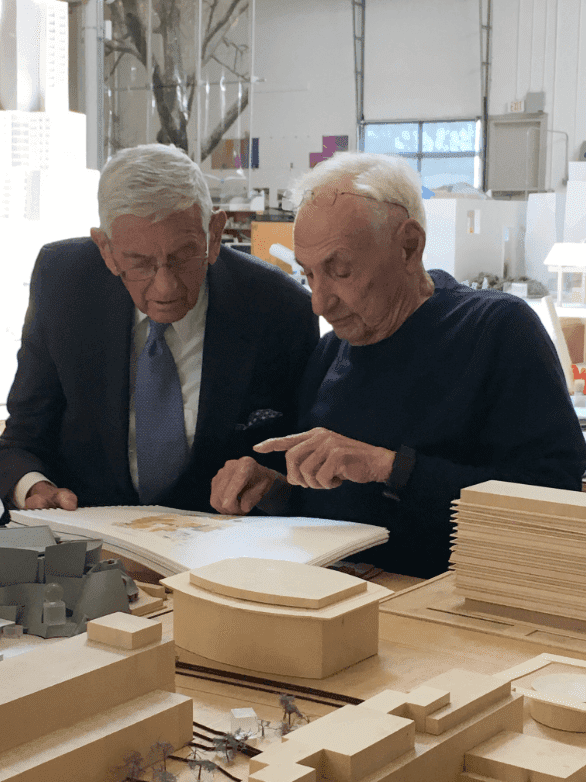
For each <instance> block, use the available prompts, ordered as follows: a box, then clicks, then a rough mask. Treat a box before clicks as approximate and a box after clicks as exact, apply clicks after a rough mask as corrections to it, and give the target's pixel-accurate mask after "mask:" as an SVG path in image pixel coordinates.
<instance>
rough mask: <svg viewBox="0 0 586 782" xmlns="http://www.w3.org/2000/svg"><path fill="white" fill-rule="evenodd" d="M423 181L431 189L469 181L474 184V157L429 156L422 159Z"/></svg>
mask: <svg viewBox="0 0 586 782" xmlns="http://www.w3.org/2000/svg"><path fill="white" fill-rule="evenodd" d="M421 181H422V183H423V184H424V185H425V187H428V188H429V189H430V190H433V189H434V188H435V187H442V185H455V184H457V183H458V182H467V183H468V184H469V185H472V186H474V158H473V157H451V158H450V157H429V158H423V160H422V161H421Z"/></svg>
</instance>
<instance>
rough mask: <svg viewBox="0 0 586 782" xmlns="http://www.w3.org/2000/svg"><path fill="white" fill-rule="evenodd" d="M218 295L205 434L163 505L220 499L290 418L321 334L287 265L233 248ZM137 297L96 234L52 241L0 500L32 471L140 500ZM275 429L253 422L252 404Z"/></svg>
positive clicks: (71, 485) (28, 323)
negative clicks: (234, 468) (132, 456)
mask: <svg viewBox="0 0 586 782" xmlns="http://www.w3.org/2000/svg"><path fill="white" fill-rule="evenodd" d="M208 280H209V305H208V313H207V320H206V330H205V338H204V350H203V368H202V380H201V392H200V400H199V411H198V419H197V429H196V433H195V441H194V445H193V449H192V453H191V459H190V463H189V466H188V469H187V471H186V472H185V473H184V475H183V476H181V477H180V478H179V480H178V482H177V483H176V485H175V486H174V487H173V488H172V489H170V490H169V491H168V492H166V493H165V494H164V495H162V496H161V497H159V498H157V502H158V503H160V504H165V505H169V506H172V507H177V508H185V509H191V510H204V511H207V510H209V509H210V506H209V496H210V483H211V479H212V478H213V476H214V475H215V474H216V472H217V471H218V470H219V469H220V468H221V467H222V466H223V464H224V462H225V461H226V460H227V459H231V458H238V457H240V456H242V455H244V454H246V453H251V451H250V448H251V445H252V444H253V443H254V442H259V441H260V440H262V439H264V438H265V437H267V436H273V435H274V434H277V433H278V434H281V433H287V432H290V431H292V430H293V426H294V421H295V415H296V409H295V408H296V397H297V388H298V384H299V381H300V378H301V375H302V373H303V370H304V368H305V364H306V362H307V359H308V357H309V355H310V353H311V351H312V349H313V348H314V346H315V345H316V343H317V340H318V328H317V321H316V318H315V317H314V316H313V314H312V312H311V303H310V297H309V295H308V293H307V291H305V290H304V289H303V288H302V287H301V286H300V285H298V283H296V282H295V281H293V280H292V279H290V278H289V277H288V276H287V275H285V274H284V273H282V272H281V271H279V270H278V269H276V268H274V267H272V266H270V265H269V264H265V263H263V262H262V261H258V260H256V259H253V258H251V257H250V256H248V255H245V254H243V253H239V252H235V251H233V250H230V249H227V248H225V247H222V249H221V251H220V255H219V257H218V260H217V261H216V263H215V264H214V265H213V266H210V267H209V270H208ZM133 318H134V304H133V302H132V300H131V298H130V296H129V294H128V292H127V291H126V289H125V287H124V286H123V284H122V282H121V280H120V278H118V277H115V276H114V275H112V274H111V273H110V272H109V271H108V269H107V268H106V266H105V264H104V262H103V260H102V258H101V257H100V254H99V252H98V250H97V247H96V246H95V245H94V243H93V242H92V241H91V240H90V239H73V240H68V241H64V242H57V243H54V244H50V245H47V246H45V247H44V248H43V249H42V250H41V252H40V254H39V257H38V259H37V263H36V266H35V269H34V271H33V275H32V280H31V291H30V303H29V308H28V311H27V316H26V320H25V325H24V329H23V339H22V347H21V350H20V352H19V360H18V370H17V374H16V378H15V381H14V384H13V386H12V390H11V392H10V395H9V400H8V412H9V418H8V421H7V426H6V430H5V432H4V434H3V435H2V437H1V438H0V499H3V500H4V499H5V498H7V497H8V496H10V492H11V491H12V489H13V487H14V486H15V484H16V483H17V481H18V480H19V479H20V478H21V477H22V476H23V475H24V474H25V473H27V472H30V471H39V472H41V473H43V474H44V475H46V476H47V477H48V478H50V479H51V480H52V481H54V482H55V483H56V485H57V486H62V487H66V488H68V489H71V490H72V491H74V492H75V493H76V494H77V495H78V498H79V502H80V504H81V505H119V504H137V503H138V495H137V494H136V492H135V490H134V488H133V486H132V481H131V477H130V472H129V466H128V404H129V361H130V349H131V330H132V326H133V322H134V320H133ZM262 409H270V410H274V411H276V412H279V413H282V414H283V415H282V417H280V418H277V419H275V423H276V424H278V426H276V427H271V426H268V427H267V426H262V425H261V426H260V427H258V428H255V427H254V426H253V427H250V426H248V427H247V422H248V420H249V417H250V415H251V414H252V413H254V411H256V410H262Z"/></svg>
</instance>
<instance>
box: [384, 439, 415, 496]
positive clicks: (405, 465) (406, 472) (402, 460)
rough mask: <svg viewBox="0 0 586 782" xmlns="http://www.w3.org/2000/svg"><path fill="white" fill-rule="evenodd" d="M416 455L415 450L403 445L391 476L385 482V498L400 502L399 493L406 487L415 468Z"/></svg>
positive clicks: (398, 452)
mask: <svg viewBox="0 0 586 782" xmlns="http://www.w3.org/2000/svg"><path fill="white" fill-rule="evenodd" d="M415 460H416V453H415V450H414V449H413V448H409V446H408V445H402V446H401V447H400V448H399V450H398V451H397V455H396V456H395V461H394V463H393V469H392V470H391V474H390V475H389V477H388V478H387V480H386V481H385V487H384V489H383V497H388V498H389V499H390V500H396V501H397V502H398V501H399V496H398V493H399V492H400V491H401V489H402V488H403V487H404V486H405V484H406V483H407V481H408V480H409V478H410V477H411V473H412V472H413V468H414V467H415Z"/></svg>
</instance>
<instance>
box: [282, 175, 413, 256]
mask: <svg viewBox="0 0 586 782" xmlns="http://www.w3.org/2000/svg"><path fill="white" fill-rule="evenodd" d="M332 194H333V196H334V198H333V199H332ZM407 218H408V214H407V210H406V209H405V208H404V207H402V206H399V205H398V204H389V203H387V202H383V201H376V200H374V199H372V198H364V197H361V196H358V195H355V194H352V193H343V192H341V191H340V190H339V189H338V190H336V191H333V190H331V189H327V188H326V187H324V188H321V189H320V190H316V191H315V196H314V198H312V199H311V200H309V201H307V202H306V203H305V204H304V205H303V206H302V207H301V208H300V209H299V211H298V213H297V217H296V219H295V225H294V242H295V245H296V246H298V245H299V246H303V245H305V244H312V243H313V242H315V241H316V240H318V239H319V237H320V236H326V235H333V234H335V235H338V236H340V237H351V238H353V239H356V238H366V237H372V235H373V234H374V235H376V234H381V233H384V234H385V235H386V233H387V231H388V229H389V228H391V229H394V228H396V227H397V226H399V225H400V224H401V223H402V222H404V221H405V220H406V219H407Z"/></svg>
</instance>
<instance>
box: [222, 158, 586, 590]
mask: <svg viewBox="0 0 586 782" xmlns="http://www.w3.org/2000/svg"><path fill="white" fill-rule="evenodd" d="M420 192H421V187H420V183H419V180H418V178H417V175H416V174H415V173H414V172H413V171H412V169H411V168H410V166H409V165H408V164H407V163H406V162H405V161H403V160H401V159H397V158H392V157H388V156H383V155H370V154H361V153H339V154H338V155H336V156H334V157H333V158H331V159H329V160H327V161H325V162H324V163H322V164H320V165H319V166H317V167H316V168H315V169H313V170H312V171H311V172H310V173H309V174H308V175H306V177H304V179H303V180H302V181H301V182H300V184H299V186H298V193H299V196H300V200H301V206H300V209H299V211H298V214H297V219H296V222H295V231H294V241H295V252H296V256H297V259H298V261H299V263H300V264H301V265H302V266H303V268H304V270H305V273H306V275H307V279H308V282H309V285H310V287H311V289H312V306H313V310H314V312H315V313H316V314H318V315H323V317H325V318H326V319H327V320H328V321H329V323H331V325H332V327H333V332H331V333H329V334H327V335H326V336H325V337H323V338H322V340H321V342H320V344H319V345H318V347H317V348H316V350H315V352H314V354H313V356H312V358H311V359H310V362H309V365H308V367H307V369H306V373H305V379H304V381H303V383H302V386H301V397H300V406H299V410H300V416H299V420H298V426H297V430H298V432H299V433H298V434H292V435H291V436H289V437H283V438H279V439H274V440H267V441H265V442H262V443H259V444H258V445H257V446H255V450H257V451H258V452H260V453H267V452H270V451H283V452H285V454H286V476H285V475H281V474H279V473H277V472H274V471H271V470H268V469H266V468H265V467H262V466H261V465H259V464H258V463H257V462H256V460H254V459H253V458H252V457H243V458H241V459H239V460H233V461H231V462H228V463H227V464H226V465H225V467H224V468H223V469H222V470H221V471H220V472H219V473H218V475H217V476H216V477H215V479H214V481H213V483H212V496H211V504H212V506H213V507H215V508H216V509H217V510H218V511H220V512H222V513H247V512H249V511H250V510H251V509H252V508H253V507H254V506H256V505H258V507H259V508H260V509H263V510H266V511H269V512H271V513H273V514H274V513H281V514H285V513H286V514H289V515H293V514H295V515H304V516H315V517H325V518H337V519H345V520H348V521H359V522H367V523H370V524H378V525H381V526H385V527H388V528H389V530H390V538H389V542H388V543H387V544H386V545H384V546H381V547H379V548H377V549H374V550H373V551H372V552H370V553H369V559H370V560H371V561H374V563H375V564H377V565H379V566H381V567H383V568H385V569H386V570H388V571H394V572H400V573H405V574H412V575H417V576H422V577H431V576H434V575H437V574H438V573H441V572H443V571H444V570H446V568H447V566H448V560H449V546H450V532H451V529H452V527H451V523H450V503H451V502H452V500H454V499H456V498H457V497H458V496H459V493H460V490H461V489H462V488H463V487H465V486H470V485H472V484H475V483H479V482H481V481H486V480H490V479H496V480H501V481H512V482H517V483H527V484H535V485H541V486H552V487H557V488H564V489H574V490H576V491H580V489H581V478H582V474H583V473H584V470H585V468H586V447H585V444H584V438H583V436H582V432H581V430H580V426H579V424H578V420H577V418H576V415H575V413H574V410H573V408H572V404H571V400H570V398H569V395H568V391H567V388H566V384H565V380H564V375H563V372H562V369H561V366H560V364H559V361H558V358H557V354H556V352H555V349H554V347H553V345H552V343H551V341H550V339H549V337H548V335H547V333H546V332H545V330H544V328H543V326H542V325H541V323H540V321H539V319H538V318H537V316H536V315H535V314H534V313H533V311H532V310H531V308H530V307H528V306H527V305H526V304H525V303H524V302H523V301H522V300H521V299H518V298H516V297H513V296H509V295H507V294H504V293H500V292H495V291H490V290H488V291H474V290H472V289H470V288H468V287H467V286H463V285H460V284H459V283H458V282H456V280H455V279H454V278H453V277H451V276H450V275H449V274H447V273H445V272H443V271H431V272H429V273H427V272H426V271H425V270H424V267H423V262H422V257H423V250H424V247H425V213H424V209H423V204H422V201H421V196H420Z"/></svg>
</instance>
